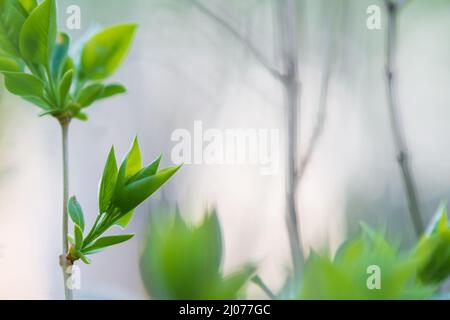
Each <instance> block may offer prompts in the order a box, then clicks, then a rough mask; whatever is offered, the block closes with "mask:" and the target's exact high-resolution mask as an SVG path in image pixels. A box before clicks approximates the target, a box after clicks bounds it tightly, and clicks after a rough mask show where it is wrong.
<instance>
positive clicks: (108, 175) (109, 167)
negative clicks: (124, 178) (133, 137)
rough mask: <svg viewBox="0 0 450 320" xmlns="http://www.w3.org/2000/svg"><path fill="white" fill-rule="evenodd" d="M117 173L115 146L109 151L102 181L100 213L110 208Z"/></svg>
mask: <svg viewBox="0 0 450 320" xmlns="http://www.w3.org/2000/svg"><path fill="white" fill-rule="evenodd" d="M117 174H118V169H117V162H116V156H115V153H114V146H113V147H112V148H111V151H110V152H109V155H108V160H106V165H105V169H104V170H103V176H102V180H101V182H100V189H99V196H98V198H99V210H100V213H104V212H106V211H107V210H108V207H109V205H110V203H111V200H112V197H113V194H114V189H115V187H116V181H117Z"/></svg>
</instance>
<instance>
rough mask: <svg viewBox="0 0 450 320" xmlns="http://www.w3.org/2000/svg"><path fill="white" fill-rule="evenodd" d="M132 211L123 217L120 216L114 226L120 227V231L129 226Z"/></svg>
mask: <svg viewBox="0 0 450 320" xmlns="http://www.w3.org/2000/svg"><path fill="white" fill-rule="evenodd" d="M133 215H134V210H131V211H130V212H128V213H127V214H125V215H124V216H122V217H121V218H120V219H119V220H117V222H116V223H115V225H116V226H119V227H121V228H122V229H125V228H126V227H127V226H128V225H129V224H130V221H131V219H132V218H133Z"/></svg>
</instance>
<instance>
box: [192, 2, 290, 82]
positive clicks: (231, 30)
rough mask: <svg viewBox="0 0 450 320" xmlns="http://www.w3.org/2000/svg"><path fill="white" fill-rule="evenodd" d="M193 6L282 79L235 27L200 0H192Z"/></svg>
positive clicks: (277, 71) (271, 72)
mask: <svg viewBox="0 0 450 320" xmlns="http://www.w3.org/2000/svg"><path fill="white" fill-rule="evenodd" d="M191 2H192V4H193V5H194V6H195V7H196V8H197V9H198V10H199V11H200V12H202V13H203V14H204V15H206V16H207V17H208V18H210V19H212V20H213V21H215V22H216V23H217V24H219V25H220V26H222V27H223V28H224V29H225V30H227V31H228V32H229V33H230V34H231V35H232V36H233V37H234V38H235V39H236V40H237V41H239V42H240V43H241V44H242V45H243V46H244V47H246V48H247V49H248V50H249V51H250V53H251V54H252V55H253V56H254V58H255V59H256V60H257V61H258V62H259V63H260V64H261V65H262V66H263V67H264V68H265V69H266V70H267V71H268V72H269V73H270V74H271V75H272V76H274V77H275V78H276V79H279V80H280V79H282V78H283V75H282V74H281V72H280V71H279V70H277V69H276V68H274V67H273V66H272V64H271V63H270V62H269V60H268V59H266V58H265V57H264V54H263V53H262V52H260V51H259V50H258V49H257V48H256V46H255V45H254V44H253V43H252V42H251V40H250V39H248V38H247V37H245V36H244V35H242V34H241V33H240V32H239V30H237V29H236V28H235V27H233V26H232V25H231V24H230V23H228V22H227V21H226V20H225V19H223V18H222V17H220V16H219V15H218V14H216V13H214V12H213V11H212V10H211V9H209V8H208V7H207V6H205V5H204V4H203V3H201V2H200V1H198V0H191Z"/></svg>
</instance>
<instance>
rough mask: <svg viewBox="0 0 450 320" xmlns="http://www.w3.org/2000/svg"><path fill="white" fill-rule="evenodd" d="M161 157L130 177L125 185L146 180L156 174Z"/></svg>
mask: <svg viewBox="0 0 450 320" xmlns="http://www.w3.org/2000/svg"><path fill="white" fill-rule="evenodd" d="M161 159H162V155H160V156H159V157H158V158H157V159H156V160H155V161H153V162H152V163H151V164H150V165H149V166H147V167H145V168H144V169H142V170H141V171H139V172H138V173H136V174H135V175H134V176H133V177H131V178H130V179H129V180H128V181H127V183H132V182H135V181H138V180H140V179H143V178H148V177H150V176H153V175H155V174H156V172H158V168H159V164H160V163H161Z"/></svg>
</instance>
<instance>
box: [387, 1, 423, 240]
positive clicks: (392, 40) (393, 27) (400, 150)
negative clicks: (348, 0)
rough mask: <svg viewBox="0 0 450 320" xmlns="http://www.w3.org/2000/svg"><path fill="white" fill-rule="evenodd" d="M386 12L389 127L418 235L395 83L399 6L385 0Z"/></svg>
mask: <svg viewBox="0 0 450 320" xmlns="http://www.w3.org/2000/svg"><path fill="white" fill-rule="evenodd" d="M385 4H386V9H387V13H388V26H387V48H386V81H387V89H388V103H389V112H390V117H391V127H392V133H393V136H394V143H395V148H396V152H397V162H398V164H399V166H400V169H401V173H402V177H403V184H404V188H405V192H406V199H407V202H408V208H409V213H410V215H411V219H412V221H413V224H414V229H415V232H416V234H417V236H418V237H420V236H421V234H422V233H423V232H424V224H423V221H422V217H421V215H420V210H419V201H418V195H417V187H416V183H415V179H414V174H413V171H412V170H411V168H410V159H409V152H408V145H407V143H406V138H405V133H404V131H403V127H402V122H401V118H400V110H399V104H398V97H397V92H396V83H395V62H396V61H395V60H396V56H397V22H398V19H397V17H398V11H399V8H400V6H399V5H398V4H396V3H394V2H391V1H390V0H385Z"/></svg>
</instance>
